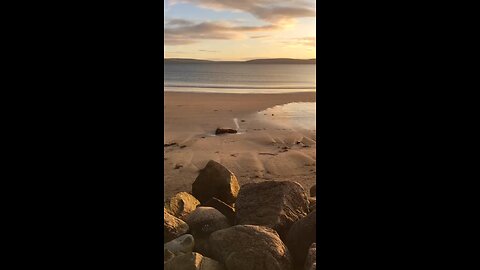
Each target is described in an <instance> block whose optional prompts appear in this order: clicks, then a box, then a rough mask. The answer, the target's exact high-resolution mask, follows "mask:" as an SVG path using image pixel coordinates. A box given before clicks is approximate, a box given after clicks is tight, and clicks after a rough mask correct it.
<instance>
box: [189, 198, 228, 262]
mask: <svg viewBox="0 0 480 270" xmlns="http://www.w3.org/2000/svg"><path fill="white" fill-rule="evenodd" d="M185 221H186V222H187V224H188V227H189V228H190V233H191V234H192V235H193V237H194V238H195V247H194V251H197V252H199V253H201V254H203V255H205V256H209V251H208V245H207V241H208V237H209V236H210V234H211V233H213V232H215V231H218V230H221V229H225V228H228V227H230V223H229V221H228V219H227V218H226V217H225V216H224V215H223V214H222V213H220V212H219V211H218V210H217V209H215V208H213V207H204V206H200V207H197V209H195V211H193V212H192V213H191V214H190V215H188V216H187V218H186V220H185Z"/></svg>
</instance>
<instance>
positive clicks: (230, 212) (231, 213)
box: [204, 197, 235, 225]
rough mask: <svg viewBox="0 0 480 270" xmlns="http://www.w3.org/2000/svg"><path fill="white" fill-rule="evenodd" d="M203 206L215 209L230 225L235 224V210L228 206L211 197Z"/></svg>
mask: <svg viewBox="0 0 480 270" xmlns="http://www.w3.org/2000/svg"><path fill="white" fill-rule="evenodd" d="M204 206H209V207H213V208H215V209H217V210H218V211H219V212H220V213H222V214H223V215H224V216H225V217H227V219H228V221H229V222H230V224H231V225H233V224H234V222H235V209H234V208H233V207H231V206H230V205H228V204H226V203H224V202H222V201H221V200H219V199H217V198H215V197H213V198H211V199H210V200H208V202H206V203H205V204H204Z"/></svg>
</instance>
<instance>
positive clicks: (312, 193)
mask: <svg viewBox="0 0 480 270" xmlns="http://www.w3.org/2000/svg"><path fill="white" fill-rule="evenodd" d="M316 196H317V185H316V184H315V185H313V186H312V187H311V188H310V197H316Z"/></svg>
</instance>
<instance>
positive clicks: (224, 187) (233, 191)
mask: <svg viewBox="0 0 480 270" xmlns="http://www.w3.org/2000/svg"><path fill="white" fill-rule="evenodd" d="M239 189H240V186H239V185H238V181H237V177H235V175H234V174H233V173H232V172H231V171H229V170H228V169H227V168H225V167H224V166H223V165H221V164H220V163H218V162H215V161H213V160H210V161H209V162H208V163H207V165H206V166H205V168H203V169H202V170H201V172H200V174H199V175H198V177H197V178H196V179H195V182H194V183H193V184H192V194H193V196H195V198H197V199H198V200H199V201H200V202H201V203H202V204H203V203H206V202H207V201H208V200H210V199H211V198H213V197H216V198H218V199H219V200H221V201H223V202H225V203H226V204H228V205H233V203H235V200H236V199H237V195H238V191H239Z"/></svg>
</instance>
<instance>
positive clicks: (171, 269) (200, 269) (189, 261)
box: [164, 252, 225, 270]
mask: <svg viewBox="0 0 480 270" xmlns="http://www.w3.org/2000/svg"><path fill="white" fill-rule="evenodd" d="M164 269H165V270H225V268H224V267H223V265H222V264H220V263H219V262H217V261H215V260H212V259H210V258H208V257H204V256H202V254H199V253H195V252H189V253H187V254H183V255H179V256H176V257H175V258H173V259H172V260H170V261H168V262H167V263H165V264H164Z"/></svg>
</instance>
